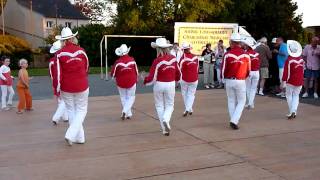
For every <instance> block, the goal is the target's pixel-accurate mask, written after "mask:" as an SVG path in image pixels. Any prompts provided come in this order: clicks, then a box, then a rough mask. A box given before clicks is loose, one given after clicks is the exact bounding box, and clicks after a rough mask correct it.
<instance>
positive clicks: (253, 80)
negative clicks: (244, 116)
mask: <svg viewBox="0 0 320 180" xmlns="http://www.w3.org/2000/svg"><path fill="white" fill-rule="evenodd" d="M259 78H260V77H259V71H250V75H249V77H248V78H247V79H246V89H247V101H248V105H250V106H251V107H253V106H254V98H255V96H256V93H257V88H258V83H259Z"/></svg>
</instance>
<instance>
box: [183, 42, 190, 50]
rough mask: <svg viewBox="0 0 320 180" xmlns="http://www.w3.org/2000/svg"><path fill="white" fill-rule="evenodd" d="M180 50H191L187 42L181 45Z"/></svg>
mask: <svg viewBox="0 0 320 180" xmlns="http://www.w3.org/2000/svg"><path fill="white" fill-rule="evenodd" d="M181 49H182V50H184V49H192V46H191V44H190V43H187V42H183V43H182V45H181Z"/></svg>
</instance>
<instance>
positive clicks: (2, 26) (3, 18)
mask: <svg viewBox="0 0 320 180" xmlns="http://www.w3.org/2000/svg"><path fill="white" fill-rule="evenodd" d="M3 6H4V5H3V0H1V15H2V35H4V34H5V33H4V13H3V9H4V8H3Z"/></svg>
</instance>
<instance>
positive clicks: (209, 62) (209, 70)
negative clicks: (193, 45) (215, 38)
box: [202, 43, 215, 89]
mask: <svg viewBox="0 0 320 180" xmlns="http://www.w3.org/2000/svg"><path fill="white" fill-rule="evenodd" d="M202 56H203V59H204V61H203V76H204V77H203V82H204V87H205V88H206V89H209V88H214V85H213V79H214V63H215V58H214V57H215V55H214V52H213V51H212V50H211V44H210V43H208V44H206V49H205V50H203V52H202Z"/></svg>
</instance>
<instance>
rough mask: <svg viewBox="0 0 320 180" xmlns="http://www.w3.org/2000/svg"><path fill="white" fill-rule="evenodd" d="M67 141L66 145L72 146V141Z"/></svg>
mask: <svg viewBox="0 0 320 180" xmlns="http://www.w3.org/2000/svg"><path fill="white" fill-rule="evenodd" d="M65 140H66V143H67V144H68V146H72V144H73V143H72V141H70V140H69V139H67V138H65Z"/></svg>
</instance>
